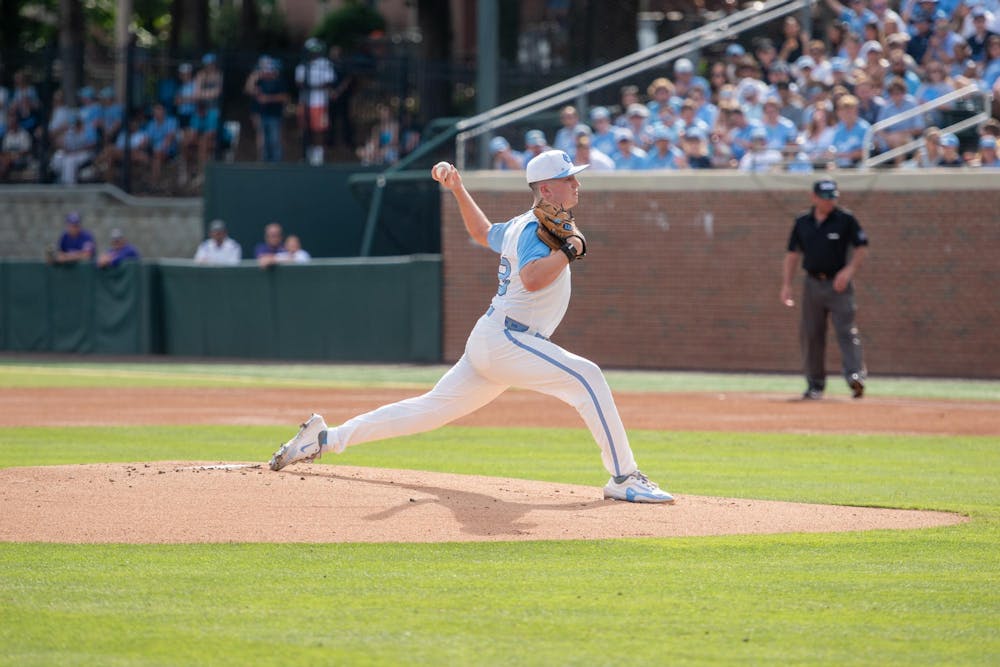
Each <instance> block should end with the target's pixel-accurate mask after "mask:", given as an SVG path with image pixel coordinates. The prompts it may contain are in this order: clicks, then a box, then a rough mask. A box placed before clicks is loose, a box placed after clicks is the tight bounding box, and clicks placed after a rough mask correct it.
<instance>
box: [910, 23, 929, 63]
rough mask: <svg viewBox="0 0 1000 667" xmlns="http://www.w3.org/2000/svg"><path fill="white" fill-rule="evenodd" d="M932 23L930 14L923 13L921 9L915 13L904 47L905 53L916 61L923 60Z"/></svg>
mask: <svg viewBox="0 0 1000 667" xmlns="http://www.w3.org/2000/svg"><path fill="white" fill-rule="evenodd" d="M932 25H933V23H932V18H931V14H927V13H924V12H923V11H919V12H917V13H916V15H915V18H914V21H913V26H912V29H911V30H910V41H909V43H908V45H907V47H906V53H907V54H908V55H909V56H910V57H911V58H913V60H914V61H916V62H918V63H921V62H923V61H924V55H925V54H926V53H927V49H928V48H929V47H930V42H931V32H932Z"/></svg>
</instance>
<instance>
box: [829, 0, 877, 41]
mask: <svg viewBox="0 0 1000 667" xmlns="http://www.w3.org/2000/svg"><path fill="white" fill-rule="evenodd" d="M826 4H827V6H828V7H830V9H832V10H833V11H834V12H835V13H836V15H837V18H838V20H839V21H841V22H842V23H845V24H847V28H848V30H850V31H851V32H854V33H857V34H859V35H860V34H862V33H863V32H864V29H865V25H867V24H868V23H869V22H874V23H877V22H878V17H877V16H876V15H875V13H874V12H872V11H871V10H870V9H868V3H867V2H866V0H847V4H846V5H845V4H842V3H840V2H838V0H826Z"/></svg>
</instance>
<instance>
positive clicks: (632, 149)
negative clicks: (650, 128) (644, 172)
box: [611, 127, 646, 171]
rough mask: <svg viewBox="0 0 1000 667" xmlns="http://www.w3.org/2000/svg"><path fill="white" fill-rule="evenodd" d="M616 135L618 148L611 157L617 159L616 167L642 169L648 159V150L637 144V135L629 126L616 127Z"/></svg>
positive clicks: (620, 168) (619, 168) (618, 168)
mask: <svg viewBox="0 0 1000 667" xmlns="http://www.w3.org/2000/svg"><path fill="white" fill-rule="evenodd" d="M615 136H616V137H617V140H618V150H617V151H616V152H615V154H614V155H612V156H611V159H612V160H614V161H615V169H617V170H619V171H621V170H625V169H642V165H643V163H644V162H645V161H646V151H644V150H642V149H641V148H639V147H638V146H636V144H635V135H634V134H633V133H632V130H630V129H628V128H627V127H619V128H615Z"/></svg>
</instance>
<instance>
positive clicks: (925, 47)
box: [0, 0, 1000, 185]
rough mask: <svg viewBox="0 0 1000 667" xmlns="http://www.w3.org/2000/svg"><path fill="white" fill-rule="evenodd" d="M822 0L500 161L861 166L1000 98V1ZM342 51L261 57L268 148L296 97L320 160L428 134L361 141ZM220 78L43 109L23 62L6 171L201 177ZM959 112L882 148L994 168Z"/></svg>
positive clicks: (259, 113) (82, 93) (262, 124)
mask: <svg viewBox="0 0 1000 667" xmlns="http://www.w3.org/2000/svg"><path fill="white" fill-rule="evenodd" d="M824 1H825V3H826V5H827V6H828V7H829V10H830V11H831V12H833V14H834V15H835V16H836V20H834V21H832V22H830V23H829V24H828V25H827V28H826V32H825V34H824V35H822V38H820V37H819V36H814V35H809V34H807V33H806V32H805V31H804V30H803V29H802V26H801V24H800V23H799V21H798V19H797V18H796V17H795V16H788V17H786V18H785V19H784V22H783V24H782V26H781V35H780V37H778V38H776V39H772V38H759V39H755V40H753V42H752V43H750V44H742V43H739V42H734V43H731V44H729V45H728V47H726V48H725V51H724V53H723V54H722V55H721V57H719V58H718V59H715V60H711V59H706V60H704V61H703V62H701V63H699V65H700V67H696V65H695V63H693V62H692V61H691V60H690V59H688V58H680V59H678V60H676V61H674V63H673V65H672V68H670V71H669V72H668V73H667V74H668V75H667V76H657V77H655V78H654V79H653V80H652V81H651V82H650V83H649V85H648V86H647V87H646V89H645V90H640V89H639V88H638V87H636V86H633V85H629V86H624V87H623V88H622V89H621V90H620V96H619V100H618V102H619V103H618V104H617V105H614V106H598V107H594V108H591V109H589V111H588V113H587V115H586V119H585V120H586V121H588V122H584V119H583V118H581V117H580V113H579V112H578V110H577V109H575V108H574V107H572V106H567V107H565V108H564V109H562V110H561V113H560V115H559V126H558V127H552V128H548V129H549V133H548V134H547V133H546V131H543V130H542V129H531V130H530V131H528V132H527V133H525V135H524V136H523V142H521V141H520V140H518V143H520V144H521V145H520V146H519V147H518V148H520V150H515V149H514V147H513V146H512V144H511V142H512V141H513V140H514V138H513V137H504V136H499V135H498V136H495V137H494V138H493V140H492V142H491V144H490V150H491V154H492V160H493V166H494V168H497V169H522V168H523V167H524V165H525V164H526V163H527V161H528V160H529V159H530V158H531V157H532V156H534V155H536V154H538V153H540V152H542V151H544V150H547V149H548V148H549V147H550V146H551V147H555V148H559V149H562V150H565V151H566V152H567V153H569V154H570V155H571V156H573V157H574V159H575V160H576V161H577V162H579V163H582V162H588V163H590V164H591V165H593V168H594V169H604V170H611V169H619V170H624V169H739V170H743V171H771V170H788V171H812V170H817V169H827V168H832V167H839V168H850V167H854V166H857V165H858V164H859V162H860V161H861V159H862V157H863V153H864V150H865V147H864V146H863V145H862V144H863V140H864V138H865V136H866V132H867V130H868V129H869V127H870V126H871V125H872V124H874V123H877V122H879V121H881V120H884V119H886V118H889V117H891V116H893V115H895V114H898V113H900V112H904V111H907V110H909V109H913V108H914V107H916V106H917V105H919V104H922V103H925V102H928V101H931V100H934V99H936V98H939V97H941V96H942V95H946V94H947V93H949V92H950V91H953V90H956V89H959V88H963V87H965V86H968V85H970V84H975V85H977V86H978V87H979V88H980V89H981V90H983V91H989V92H992V93H993V94H994V95H996V94H997V93H1000V83H998V82H1000V0H900V1H899V2H890V1H889V0H844V2H841V1H840V0H824ZM337 56H338V54H337V50H336V49H335V48H334V49H331V50H327V48H326V45H324V44H322V43H321V42H318V41H317V40H315V39H310V40H308V41H307V42H306V44H305V49H304V57H303V59H302V61H301V62H300V63H299V64H298V65H296V66H295V67H294V69H293V72H290V74H291V76H290V77H288V79H287V80H286V78H285V77H284V76H282V72H281V70H282V64H281V63H280V62H279V61H278V60H277V59H275V58H271V57H268V56H261V57H260V58H259V60H258V62H257V64H256V67H255V68H254V69H253V72H252V73H251V74H250V76H249V77H248V78H247V80H246V82H245V83H244V86H243V92H244V94H246V95H247V96H248V97H249V99H250V107H251V110H250V118H251V123H250V127H249V128H248V130H247V133H248V134H250V133H252V134H253V136H254V139H255V142H256V158H257V159H258V160H261V161H281V160H283V159H285V155H286V151H284V150H283V146H284V145H285V142H286V141H287V139H288V137H286V136H284V134H283V133H284V132H285V130H284V127H285V125H284V118H285V117H286V115H288V114H286V111H287V110H288V109H290V108H291V105H292V103H293V100H297V101H298V105H297V107H296V109H297V113H296V114H295V116H296V119H297V123H298V126H297V131H298V133H299V135H300V137H301V145H302V146H303V154H304V156H305V158H306V160H307V161H308V162H310V163H312V164H320V163H322V162H323V161H324V145H325V146H326V147H329V146H330V145H331V142H333V143H335V142H336V140H337V138H338V137H339V138H340V139H341V140H343V142H344V143H345V144H346V146H347V147H348V148H349V149H350V151H351V154H352V155H354V156H356V158H357V159H358V160H359V161H361V162H362V163H366V164H389V163H392V162H394V161H396V160H398V159H399V158H400V157H401V156H403V155H406V154H407V153H408V152H410V151H411V150H413V148H415V146H416V145H417V144H418V143H419V141H420V134H419V131H417V130H416V129H414V127H413V126H409V125H408V124H403V126H402V127H401V126H400V123H399V121H398V118H397V115H396V114H395V113H393V112H391V111H390V109H389V107H388V106H387V105H384V104H383V105H379V107H378V114H377V119H376V122H375V124H374V126H373V127H372V129H371V132H370V134H369V135H368V136H364V137H363V140H362V141H357V142H356V141H355V138H356V137H355V132H354V129H353V126H352V122H351V113H350V105H349V100H350V95H351V93H352V90H353V86H354V81H353V79H352V77H351V76H345V75H344V74H343V72H338V66H337ZM222 83H223V81H222V72H221V70H220V68H219V67H218V63H217V60H216V57H215V55H213V54H206V55H204V56H203V57H202V58H201V59H200V62H199V65H198V67H197V69H196V68H195V66H194V65H193V64H191V63H184V64H181V65H180V66H179V67H178V68H177V72H176V76H167V77H164V78H163V79H162V80H160V81H159V82H158V83H157V85H156V94H155V98H156V99H155V100H154V102H153V103H152V104H151V105H150V106H149V108H148V109H147V110H146V111H145V113H143V112H136V113H133V114H131V115H129V116H128V117H127V118H126V114H125V110H124V108H123V106H122V105H121V104H120V102H119V101H118V100H117V98H116V94H115V90H114V89H113V88H112V87H103V88H101V89H100V90H99V91H95V90H94V88H92V87H91V86H84V87H83V88H82V89H80V90H79V91H78V93H77V98H78V105H77V106H76V107H73V108H71V107H69V106H68V105H67V104H66V103H65V100H64V99H63V96H62V93H61V92H60V91H58V90H57V91H56V92H55V94H54V96H53V100H52V104H51V109H50V110H49V111H48V112H47V113H45V112H43V105H42V103H41V100H40V98H39V95H38V92H37V91H36V89H35V87H34V85H32V82H31V79H30V76H29V74H28V73H27V72H26V71H21V72H17V73H16V74H15V75H14V78H13V86H12V87H11V88H10V89H7V88H4V87H0V181H4V180H7V179H9V178H11V176H12V175H15V174H17V173H18V172H25V171H29V170H31V169H32V168H34V167H38V166H39V163H40V164H41V166H43V168H44V169H46V170H47V171H48V174H49V176H50V178H51V179H52V180H57V181H59V182H62V183H65V184H72V183H75V182H77V181H78V180H79V179H80V178H81V174H84V175H86V176H87V177H88V178H90V179H92V180H111V181H114V180H117V174H118V173H119V171H118V170H120V169H121V168H122V164H123V162H124V160H125V159H126V155H128V159H129V160H130V163H131V166H134V167H135V168H136V170H137V171H138V172H141V173H142V174H143V175H144V176H145V177H146V178H148V179H149V180H150V181H151V182H152V183H154V184H155V183H158V182H160V181H161V180H162V179H163V169H164V166H165V165H167V164H170V165H171V175H172V176H173V177H175V178H176V181H177V183H178V184H179V185H183V184H186V183H191V184H194V185H198V184H200V181H201V179H202V178H203V175H204V168H205V164H206V162H207V161H208V160H209V159H211V157H212V156H213V155H214V154H215V153H216V150H217V144H221V146H224V147H225V146H228V147H231V146H232V144H233V143H234V142H235V141H237V139H238V133H237V134H236V135H234V132H233V130H232V129H231V124H230V123H226V122H223V119H222V118H221V104H220V102H221V94H222V89H223V86H222ZM961 103H962V104H964V101H963V102H961ZM955 110H956V107H955V104H954V103H953V104H950V105H947V106H944V107H942V108H939V109H936V110H934V111H932V112H929V113H926V114H921V115H917V116H914V117H912V118H910V119H908V120H905V121H900V122H897V123H895V124H893V125H890V126H888V127H885V128H884V129H882V130H881V131H879V132H877V133H876V134H875V136H874V137H873V145H872V146H871V147H870V151H871V153H873V154H877V153H881V152H884V151H887V150H891V149H894V148H896V147H899V146H902V145H904V144H907V143H908V142H911V141H913V140H914V139H923V142H922V145H920V146H919V147H918V148H917V149H915V150H911V151H908V152H903V153H900V154H899V155H898V156H897V157H895V158H894V159H893V160H892V163H893V164H895V165H896V166H902V167H907V166H908V167H998V166H1000V161H998V157H997V141H998V139H1000V122H998V121H997V120H996V119H991V120H989V121H987V122H986V123H984V124H982V125H981V126H980V127H979V129H978V137H976V139H975V141H970V140H969V139H968V138H967V137H966V139H965V141H964V142H963V141H960V138H959V137H958V136H956V135H954V134H951V133H947V132H941V131H940V130H939V129H938V128H939V127H942V126H944V125H947V124H948V123H947V122H946V121H947V120H948V119H949V118H954V115H949V112H952V111H955ZM958 110H960V109H958ZM335 123H336V125H337V127H334V124H335ZM549 135H551V136H552V142H551V144H550V142H549V139H548V136H549ZM43 139H44V141H43ZM293 141H295V139H293ZM43 144H45V145H47V146H48V150H47V151H46V152H44V153H43V150H42V146H43ZM126 146H127V149H126Z"/></svg>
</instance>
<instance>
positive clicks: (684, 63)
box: [674, 58, 709, 98]
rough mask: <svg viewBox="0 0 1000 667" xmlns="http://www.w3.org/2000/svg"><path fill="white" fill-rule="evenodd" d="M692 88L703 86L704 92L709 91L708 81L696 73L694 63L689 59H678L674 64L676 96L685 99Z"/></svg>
mask: <svg viewBox="0 0 1000 667" xmlns="http://www.w3.org/2000/svg"><path fill="white" fill-rule="evenodd" d="M692 86H701V87H702V88H703V89H704V90H709V85H708V81H706V80H705V79H704V78H703V77H700V76H697V75H696V74H695V73H694V63H692V62H691V61H690V60H688V59H687V58H678V59H677V61H676V62H674V94H675V95H676V96H677V97H680V98H685V97H687V96H688V93H689V92H690V91H691V87H692Z"/></svg>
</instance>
